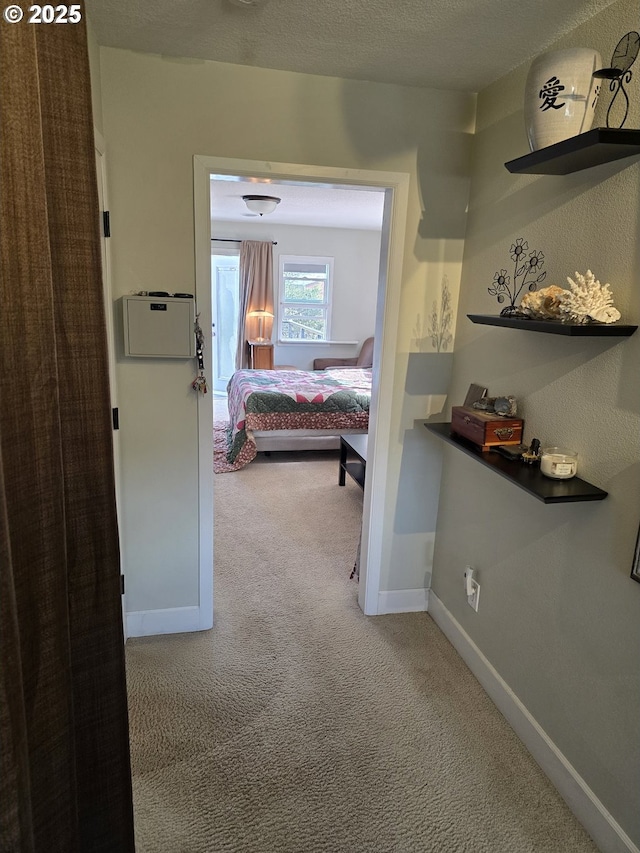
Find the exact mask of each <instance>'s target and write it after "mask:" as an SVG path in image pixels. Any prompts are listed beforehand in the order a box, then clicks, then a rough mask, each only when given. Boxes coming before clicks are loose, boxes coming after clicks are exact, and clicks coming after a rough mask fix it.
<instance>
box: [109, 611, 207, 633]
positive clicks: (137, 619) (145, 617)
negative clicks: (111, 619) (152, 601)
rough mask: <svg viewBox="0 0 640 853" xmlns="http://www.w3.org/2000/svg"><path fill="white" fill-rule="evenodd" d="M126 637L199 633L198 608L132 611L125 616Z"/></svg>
mask: <svg viewBox="0 0 640 853" xmlns="http://www.w3.org/2000/svg"><path fill="white" fill-rule="evenodd" d="M126 618H127V637H151V636H153V635H155V634H183V633H186V632H188V631H200V630H201V628H200V608H199V607H169V608H167V609H166V610H132V611H130V612H129V613H127V614H126Z"/></svg>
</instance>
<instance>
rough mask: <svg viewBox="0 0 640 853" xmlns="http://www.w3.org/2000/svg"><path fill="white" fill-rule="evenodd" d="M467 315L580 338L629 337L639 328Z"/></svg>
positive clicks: (485, 322) (481, 321) (485, 323)
mask: <svg viewBox="0 0 640 853" xmlns="http://www.w3.org/2000/svg"><path fill="white" fill-rule="evenodd" d="M467 317H468V318H469V319H470V320H471V322H472V323H479V324H480V325H482V326H504V327H505V328H507V329H524V330H525V331H527V332H546V333H547V334H549V335H571V336H573V337H578V338H628V337H629V336H630V335H632V334H633V333H634V332H635V331H636V329H637V328H638V327H637V326H627V325H623V324H622V323H561V322H559V321H557V320H530V319H529V318H528V317H501V316H500V315H499V314H467Z"/></svg>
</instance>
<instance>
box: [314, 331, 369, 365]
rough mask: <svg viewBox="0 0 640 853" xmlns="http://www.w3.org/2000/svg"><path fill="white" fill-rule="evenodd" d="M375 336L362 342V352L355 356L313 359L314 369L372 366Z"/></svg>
mask: <svg viewBox="0 0 640 853" xmlns="http://www.w3.org/2000/svg"><path fill="white" fill-rule="evenodd" d="M372 366H373V338H367V339H366V341H364V343H363V344H362V347H361V349H360V353H359V354H358V355H357V356H356V357H355V358H316V359H314V361H313V369H314V370H326V368H327V367H372Z"/></svg>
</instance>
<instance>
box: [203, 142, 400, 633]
mask: <svg viewBox="0 0 640 853" xmlns="http://www.w3.org/2000/svg"><path fill="white" fill-rule="evenodd" d="M212 174H225V175H229V176H242V177H246V178H251V179H252V180H253V181H255V182H258V183H260V182H264V183H269V182H271V181H273V180H274V179H277V180H279V181H280V182H282V181H285V182H286V181H291V182H300V183H302V182H305V183H307V184H311V185H325V186H326V185H329V186H331V185H334V186H338V187H339V186H345V185H346V186H353V187H366V188H369V189H371V188H376V189H381V190H383V191H384V194H385V201H384V214H383V226H382V241H381V252H380V268H379V281H378V310H377V315H376V326H375V330H374V335H375V338H376V348H375V352H374V375H376V376H377V380H378V381H377V384H376V387H375V388H374V390H373V394H372V399H371V411H370V418H369V452H368V456H369V462H368V474H369V476H368V477H367V481H366V483H365V493H364V506H363V522H362V544H361V560H360V585H359V590H358V602H359V605H360V607H361V609H362V610H363V612H364V613H365V614H366V615H376V614H377V613H378V612H379V611H378V597H379V589H380V576H381V570H382V561H383V548H382V544H383V543H382V521H383V518H384V514H385V497H384V492H385V488H384V487H385V482H386V474H387V456H388V448H389V445H390V442H391V401H392V395H393V380H394V371H395V356H396V337H397V325H398V318H399V311H400V281H401V273H402V257H403V250H404V233H405V221H406V212H407V203H408V192H409V175H408V174H406V173H404V172H376V171H370V170H362V169H337V168H334V167H321V166H308V165H299V164H286V163H266V162H258V161H250V160H236V159H232V158H222V157H208V156H204V155H195V156H194V208H195V211H194V212H195V240H196V299H197V302H198V309H199V311H201V314H202V320H201V322H202V325H203V326H204V324H205V323H207V324H208V323H210V322H212V320H211V317H210V316H206V314H207V313H208V312H211V286H212V281H211V217H210V187H209V180H210V176H211V175H212ZM205 361H206V366H207V370H208V371H209V373H210V375H211V370H212V364H211V356H210V355H209V356H208V357H207V356H205ZM198 435H199V466H198V468H199V507H200V508H199V519H200V524H199V528H200V542H199V554H200V596H199V601H200V620H199V621H200V625H201V626H202V627H203V628H206V627H211V626H212V624H213V571H212V566H213V525H212V521H211V519H212V518H213V470H212V466H211V459H212V453H213V448H212V444H213V407H212V404H211V400H210V399H206V398H204V399H203V398H201V399H199V400H198Z"/></svg>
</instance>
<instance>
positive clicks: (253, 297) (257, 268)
mask: <svg viewBox="0 0 640 853" xmlns="http://www.w3.org/2000/svg"><path fill="white" fill-rule="evenodd" d="M239 278H240V310H239V312H238V317H239V328H238V351H237V354H236V370H240V368H242V367H248V366H249V351H248V347H247V341H248V340H252V339H253V338H256V337H257V336H258V329H259V325H260V324H259V321H258V318H257V317H248V316H247V315H248V314H249V313H250V312H251V311H269V312H270V313H271V314H273V243H271V242H268V243H262V242H258V241H257V240H243V241H242V245H241V246H240V264H239ZM272 329H273V319H272V318H271V317H265V318H264V321H263V332H262V334H263V337H265V338H267V340H270V339H271V333H272Z"/></svg>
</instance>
